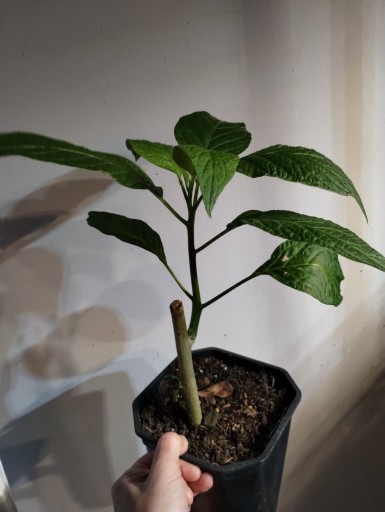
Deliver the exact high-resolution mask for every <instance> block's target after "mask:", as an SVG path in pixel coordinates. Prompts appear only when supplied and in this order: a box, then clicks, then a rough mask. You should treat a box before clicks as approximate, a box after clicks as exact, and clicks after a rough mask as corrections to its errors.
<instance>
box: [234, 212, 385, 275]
mask: <svg viewBox="0 0 385 512" xmlns="http://www.w3.org/2000/svg"><path fill="white" fill-rule="evenodd" d="M246 224H248V225H250V226H254V227H256V228H259V229H262V230H263V231H266V232H267V233H270V234H272V235H276V236H280V237H281V238H286V239H287V240H292V241H297V242H309V243H312V244H315V245H321V246H322V247H327V248H329V249H331V250H332V251H335V252H337V253H338V254H340V255H341V256H344V257H345V258H348V259H350V260H353V261H357V262H359V263H365V264H366V265H371V266H372V267H375V268H378V269H379V270H382V271H385V258H384V256H383V255H382V254H380V253H379V252H378V251H376V250H375V249H373V248H372V247H370V245H368V244H367V243H366V242H364V241H363V240H361V238H359V237H358V236H357V235H356V234H354V233H353V232H352V231H350V230H349V229H346V228H343V227H341V226H339V225H338V224H335V223H334V222H331V221H329V220H324V219H320V218H318V217H310V216H308V215H301V214H299V213H295V212H289V211H285V210H271V211H267V212H261V211H258V210H250V211H247V212H244V213H242V214H241V215H239V216H238V217H237V218H236V219H234V220H233V221H232V222H231V223H230V224H228V226H227V229H228V230H231V229H234V228H236V227H239V226H242V225H246Z"/></svg>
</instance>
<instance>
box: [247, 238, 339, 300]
mask: <svg viewBox="0 0 385 512" xmlns="http://www.w3.org/2000/svg"><path fill="white" fill-rule="evenodd" d="M259 275H268V276H271V277H273V278H274V279H276V280H277V281H279V282H280V283H282V284H284V285H286V286H290V287H291V288H294V289H295V290H299V291H301V292H305V293H308V294H309V295H312V296H313V297H315V298H316V299H318V300H319V301H320V302H322V303H323V304H330V305H333V306H338V304H340V303H341V301H342V295H341V291H340V284H341V281H342V280H343V279H344V275H343V273H342V270H341V267H340V264H339V261H338V255H337V253H336V252H334V251H332V250H330V249H327V248H326V247H320V246H319V245H314V244H308V243H306V242H292V241H286V242H284V243H283V244H281V245H279V246H278V247H277V249H276V250H275V251H274V252H273V254H272V255H271V258H270V259H269V260H268V261H266V263H264V264H263V265H262V266H261V267H260V268H259V269H258V270H256V272H255V276H259Z"/></svg>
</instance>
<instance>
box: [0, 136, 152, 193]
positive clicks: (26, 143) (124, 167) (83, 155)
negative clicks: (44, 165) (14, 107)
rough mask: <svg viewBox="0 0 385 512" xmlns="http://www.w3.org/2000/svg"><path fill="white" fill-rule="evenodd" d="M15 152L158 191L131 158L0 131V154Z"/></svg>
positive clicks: (138, 187) (132, 186)
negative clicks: (107, 175)
mask: <svg viewBox="0 0 385 512" xmlns="http://www.w3.org/2000/svg"><path fill="white" fill-rule="evenodd" d="M9 155H19V156H25V157H28V158H33V159H35V160H42V161H44V162H52V163H55V164H61V165H68V166H70V167H79V168H81V169H88V170H90V171H101V172H103V173H106V174H109V175H110V176H111V177H112V178H113V179H114V180H115V181H117V182H118V183H120V184H121V185H124V186H125V187H129V188H136V189H147V190H151V191H152V192H154V193H156V194H157V195H161V194H162V189H160V188H159V187H156V186H155V185H154V183H153V181H152V180H151V178H150V177H149V176H147V174H146V173H145V172H144V171H142V169H141V168H140V167H139V166H138V165H136V164H135V163H134V162H132V161H131V160H128V159H127V158H124V157H122V156H119V155H113V154H111V153H101V152H99V151H92V150H90V149H87V148H84V147H81V146H75V145H74V144H71V143H69V142H65V141H62V140H58V139H52V138H50V137H45V136H43V135H36V134H33V133H25V132H12V133H3V134H0V156H9Z"/></svg>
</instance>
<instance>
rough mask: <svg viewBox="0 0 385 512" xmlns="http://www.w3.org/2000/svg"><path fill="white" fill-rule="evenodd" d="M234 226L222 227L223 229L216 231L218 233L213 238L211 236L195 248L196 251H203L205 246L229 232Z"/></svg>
mask: <svg viewBox="0 0 385 512" xmlns="http://www.w3.org/2000/svg"><path fill="white" fill-rule="evenodd" d="M233 229H234V228H230V229H229V228H226V229H224V230H223V231H221V232H220V233H218V235H216V236H214V237H213V238H211V240H209V241H208V242H206V243H205V244H203V245H201V246H200V247H198V249H196V252H197V253H198V252H200V251H203V250H204V249H206V247H208V246H209V245H211V244H212V243H214V242H216V241H217V240H219V238H221V237H222V236H224V235H226V234H227V233H230V231H232V230H233Z"/></svg>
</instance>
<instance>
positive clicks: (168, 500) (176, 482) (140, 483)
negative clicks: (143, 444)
mask: <svg viewBox="0 0 385 512" xmlns="http://www.w3.org/2000/svg"><path fill="white" fill-rule="evenodd" d="M187 448H188V442H187V439H186V438H185V437H184V436H180V435H178V434H176V433H174V432H167V433H166V434H163V436H162V437H161V438H160V439H159V441H158V444H157V445H156V449H155V451H153V452H150V453H147V454H146V455H144V456H143V457H141V458H140V459H139V460H138V461H137V462H136V463H135V464H134V465H133V466H132V467H131V468H130V469H128V470H127V471H126V472H125V473H123V475H122V476H121V477H120V478H119V479H118V480H117V481H116V482H115V483H114V485H113V486H112V499H113V503H114V510H115V512H187V511H188V510H189V509H190V506H191V505H192V503H193V500H194V496H196V495H197V494H200V493H202V492H206V491H208V490H209V489H210V488H211V487H212V485H213V479H212V476H211V475H210V474H208V473H202V472H201V470H200V469H199V468H198V467H197V466H194V465H193V464H190V463H189V462H187V461H184V460H181V459H179V457H180V456H181V455H183V454H184V453H186V451H187Z"/></svg>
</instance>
